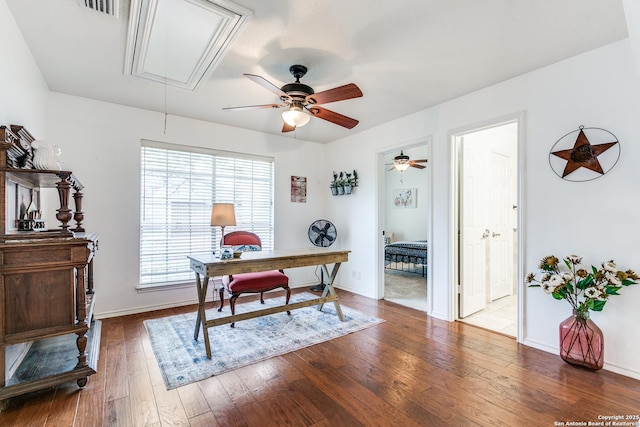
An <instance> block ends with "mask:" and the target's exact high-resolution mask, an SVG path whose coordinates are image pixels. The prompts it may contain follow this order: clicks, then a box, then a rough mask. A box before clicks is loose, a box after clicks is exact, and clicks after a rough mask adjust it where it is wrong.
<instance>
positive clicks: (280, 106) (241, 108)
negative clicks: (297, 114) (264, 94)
mask: <svg viewBox="0 0 640 427" xmlns="http://www.w3.org/2000/svg"><path fill="white" fill-rule="evenodd" d="M282 107H286V105H280V104H262V105H243V106H241V107H225V108H223V110H229V111H242V110H255V109H258V108H282Z"/></svg>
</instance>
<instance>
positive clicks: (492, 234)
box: [491, 232, 500, 237]
mask: <svg viewBox="0 0 640 427" xmlns="http://www.w3.org/2000/svg"><path fill="white" fill-rule="evenodd" d="M499 235H500V233H496V232H493V233H491V237H498V236H499Z"/></svg>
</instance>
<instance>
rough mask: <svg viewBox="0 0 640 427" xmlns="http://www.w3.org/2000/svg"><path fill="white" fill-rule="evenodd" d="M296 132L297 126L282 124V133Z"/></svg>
mask: <svg viewBox="0 0 640 427" xmlns="http://www.w3.org/2000/svg"><path fill="white" fill-rule="evenodd" d="M294 130H296V127H295V126H291V125H289V124H287V122H284V123H282V132H292V131H294Z"/></svg>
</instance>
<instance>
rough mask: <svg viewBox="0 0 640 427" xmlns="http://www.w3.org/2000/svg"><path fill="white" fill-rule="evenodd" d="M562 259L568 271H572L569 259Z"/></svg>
mask: <svg viewBox="0 0 640 427" xmlns="http://www.w3.org/2000/svg"><path fill="white" fill-rule="evenodd" d="M563 261H564V265H566V266H567V268H568V269H569V271H572V270H573V269H572V268H571V263H570V262H569V260H568V259H566V258H564V259H563Z"/></svg>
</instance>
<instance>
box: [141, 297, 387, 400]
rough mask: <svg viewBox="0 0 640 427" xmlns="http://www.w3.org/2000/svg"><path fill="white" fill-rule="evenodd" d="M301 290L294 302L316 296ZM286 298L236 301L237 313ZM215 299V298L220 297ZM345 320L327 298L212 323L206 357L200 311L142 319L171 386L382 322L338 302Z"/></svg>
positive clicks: (212, 312)
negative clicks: (198, 327)
mask: <svg viewBox="0 0 640 427" xmlns="http://www.w3.org/2000/svg"><path fill="white" fill-rule="evenodd" d="M317 297H318V295H314V294H311V293H309V292H303V293H298V294H293V295H291V301H290V302H291V303H294V302H297V301H305V300H309V299H313V298H317ZM282 302H283V298H280V297H275V298H267V299H265V304H264V305H262V304H260V302H259V301H252V302H249V303H243V304H237V305H236V314H239V313H245V312H248V311H254V310H259V309H262V308H268V307H271V306H276V305H280V304H282ZM216 304H217V302H216ZM340 307H342V312H343V313H344V316H345V321H344V322H341V321H340V319H339V318H338V315H337V314H336V312H335V307H334V304H333V303H332V302H331V303H328V304H325V305H324V307H323V309H322V311H318V310H317V308H316V306H311V307H304V308H300V309H297V310H292V311H291V316H288V315H287V313H286V312H282V313H275V314H271V315H268V316H262V317H258V318H255V319H249V320H242V321H240V322H236V326H235V328H231V327H230V326H229V324H225V325H220V326H215V327H213V328H209V337H210V340H211V356H212V357H211V359H208V358H207V355H206V353H205V348H204V337H203V336H202V330H201V331H200V336H199V338H198V341H194V340H193V331H194V328H195V322H196V313H195V312H194V313H188V314H180V315H175V316H169V317H163V318H160V319H151V320H146V321H145V322H144V325H145V327H146V328H147V332H148V333H149V337H150V339H151V346H152V348H153V352H154V353H155V356H156V360H157V361H158V365H159V366H160V370H161V371H162V376H163V377H164V382H165V385H166V386H167V389H168V390H170V389H172V388H176V387H180V386H183V385H187V384H190V383H192V382H195V381H199V380H202V379H205V378H209V377H212V376H214V375H219V374H222V373H224V372H227V371H230V370H232V369H236V368H239V367H242V366H246V365H250V364H252V363H256V362H259V361H261V360H265V359H268V358H270V357H274V356H278V355H280V354H284V353H288V352H291V351H295V350H298V349H301V348H304V347H308V346H310V345H313V344H317V343H320V342H323V341H329V340H331V339H333V338H337V337H340V336H343V335H347V334H350V333H351V332H355V331H358V330H361V329H364V328H368V327H369V326H373V325H376V324H378V323H381V322H384V320H382V319H378V318H375V317H370V316H368V315H366V314H364V313H361V312H359V311H357V310H354V309H352V308H349V307H346V306H345V305H344V304H340ZM230 314H231V311H230V309H229V305H228V303H226V302H225V308H224V309H223V311H222V313H218V310H217V309H210V310H207V319H214V318H217V317H223V316H228V315H230Z"/></svg>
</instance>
